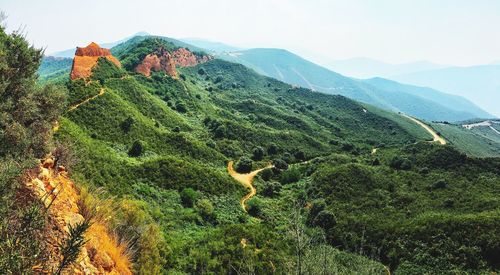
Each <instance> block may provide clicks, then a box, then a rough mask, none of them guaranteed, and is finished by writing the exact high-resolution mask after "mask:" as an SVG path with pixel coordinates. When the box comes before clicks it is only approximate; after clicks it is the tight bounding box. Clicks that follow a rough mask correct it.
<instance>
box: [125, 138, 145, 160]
mask: <svg viewBox="0 0 500 275" xmlns="http://www.w3.org/2000/svg"><path fill="white" fill-rule="evenodd" d="M144 148H145V146H144V142H142V141H140V140H136V141H134V143H133V144H132V147H131V148H130V150H129V151H128V155H129V156H131V157H139V156H141V155H142V154H143V153H144Z"/></svg>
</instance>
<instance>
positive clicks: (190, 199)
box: [180, 187, 198, 207]
mask: <svg viewBox="0 0 500 275" xmlns="http://www.w3.org/2000/svg"><path fill="white" fill-rule="evenodd" d="M180 196H181V203H182V205H183V206H184V207H193V205H194V202H195V201H196V200H197V199H198V192H196V191H195V190H193V188H190V187H188V188H184V189H182V191H181V193H180Z"/></svg>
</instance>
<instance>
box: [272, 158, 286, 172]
mask: <svg viewBox="0 0 500 275" xmlns="http://www.w3.org/2000/svg"><path fill="white" fill-rule="evenodd" d="M273 164H274V167H276V168H277V169H280V170H286V169H288V163H286V161H284V160H282V159H275V160H273Z"/></svg>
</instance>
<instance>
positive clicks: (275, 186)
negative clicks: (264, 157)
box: [262, 169, 281, 197]
mask: <svg viewBox="0 0 500 275" xmlns="http://www.w3.org/2000/svg"><path fill="white" fill-rule="evenodd" d="M268 170H270V169H268ZM280 191H281V183H279V182H277V181H271V182H268V183H266V185H265V186H264V188H263V190H262V194H263V195H264V196H267V197H274V196H275V195H277V194H278V193H279V192H280Z"/></svg>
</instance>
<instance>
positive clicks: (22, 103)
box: [0, 27, 67, 157]
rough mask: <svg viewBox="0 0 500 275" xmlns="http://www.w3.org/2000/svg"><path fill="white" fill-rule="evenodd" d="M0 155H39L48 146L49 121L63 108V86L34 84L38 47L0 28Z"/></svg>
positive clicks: (64, 100) (39, 51)
mask: <svg viewBox="0 0 500 275" xmlns="http://www.w3.org/2000/svg"><path fill="white" fill-rule="evenodd" d="M0 53H1V54H0V98H1V100H0V157H2V156H5V155H14V156H25V155H26V154H27V153H28V154H34V155H35V157H41V156H43V155H44V154H45V152H46V151H47V150H48V149H49V147H50V145H51V138H50V134H51V131H52V124H53V123H54V122H56V121H57V119H58V117H59V114H61V113H62V111H63V110H64V109H65V108H66V97H67V92H66V90H65V89H64V88H63V87H58V86H54V85H47V86H45V87H43V88H42V87H39V86H37V85H36V84H35V82H36V79H37V74H36V72H37V70H38V67H39V65H40V61H41V58H42V50H39V49H36V48H34V47H33V46H30V45H29V44H28V42H27V41H26V40H25V38H24V37H23V36H22V35H21V34H19V33H16V32H14V33H13V34H11V35H7V34H6V33H5V31H4V29H3V27H0Z"/></svg>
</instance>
